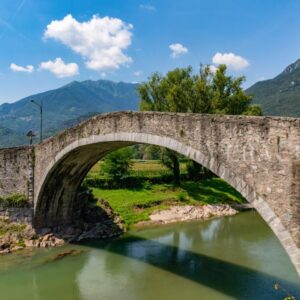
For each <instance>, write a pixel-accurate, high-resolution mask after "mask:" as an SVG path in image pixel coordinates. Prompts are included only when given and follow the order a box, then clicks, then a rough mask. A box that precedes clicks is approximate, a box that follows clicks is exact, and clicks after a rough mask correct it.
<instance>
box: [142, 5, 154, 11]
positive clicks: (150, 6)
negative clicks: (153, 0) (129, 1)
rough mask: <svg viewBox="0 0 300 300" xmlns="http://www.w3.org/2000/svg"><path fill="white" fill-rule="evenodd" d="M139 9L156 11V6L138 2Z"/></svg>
mask: <svg viewBox="0 0 300 300" xmlns="http://www.w3.org/2000/svg"><path fill="white" fill-rule="evenodd" d="M140 9H142V10H148V11H156V7H155V6H153V5H151V4H140Z"/></svg>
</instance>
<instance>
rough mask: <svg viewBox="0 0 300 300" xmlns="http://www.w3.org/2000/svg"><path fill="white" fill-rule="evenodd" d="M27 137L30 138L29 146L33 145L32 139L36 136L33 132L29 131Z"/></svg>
mask: <svg viewBox="0 0 300 300" xmlns="http://www.w3.org/2000/svg"><path fill="white" fill-rule="evenodd" d="M26 136H27V137H28V138H29V145H32V139H33V138H34V137H35V134H34V132H33V131H32V130H30V131H28V133H27V134H26Z"/></svg>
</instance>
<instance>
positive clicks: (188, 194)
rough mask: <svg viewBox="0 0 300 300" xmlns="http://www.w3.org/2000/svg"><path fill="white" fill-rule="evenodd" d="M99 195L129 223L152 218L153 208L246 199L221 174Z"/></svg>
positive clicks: (101, 191) (108, 190)
mask: <svg viewBox="0 0 300 300" xmlns="http://www.w3.org/2000/svg"><path fill="white" fill-rule="evenodd" d="M93 193H94V195H95V196H96V197H97V198H103V199H105V200H107V201H108V202H109V204H110V205H111V207H112V208H113V209H114V210H115V211H116V212H117V213H118V214H119V215H120V216H121V217H122V219H123V220H124V221H125V223H126V225H127V227H130V226H132V225H133V224H136V223H138V222H140V221H146V220H149V216H150V214H151V213H152V212H154V211H157V210H161V209H166V208H168V207H170V206H171V205H174V204H179V205H183V204H190V205H205V204H220V203H230V202H237V203H242V202H245V199H244V198H243V197H242V196H241V195H240V194H239V193H238V192H237V191H236V190H235V189H233V188H232V187H231V186H230V185H228V184H227V183H226V182H225V181H224V180H222V179H220V178H213V179H209V180H205V181H200V182H190V181H188V182H183V183H182V185H181V186H180V187H174V186H173V185H171V184H157V185H152V186H151V187H147V188H139V189H113V190H112V189H101V190H100V189H97V188H93Z"/></svg>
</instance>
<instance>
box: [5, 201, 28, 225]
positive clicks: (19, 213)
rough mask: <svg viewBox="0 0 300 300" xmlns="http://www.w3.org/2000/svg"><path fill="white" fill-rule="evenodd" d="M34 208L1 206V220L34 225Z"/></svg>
mask: <svg viewBox="0 0 300 300" xmlns="http://www.w3.org/2000/svg"><path fill="white" fill-rule="evenodd" d="M32 213H33V211H32V208H30V207H4V206H2V205H0V219H4V220H5V219H8V220H9V221H10V222H14V223H22V224H30V225H31V224H32Z"/></svg>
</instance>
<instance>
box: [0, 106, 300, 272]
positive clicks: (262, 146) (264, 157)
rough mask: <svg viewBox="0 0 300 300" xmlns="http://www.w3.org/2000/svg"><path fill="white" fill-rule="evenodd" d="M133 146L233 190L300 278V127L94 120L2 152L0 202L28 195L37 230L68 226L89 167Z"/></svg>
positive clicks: (221, 120)
mask: <svg viewBox="0 0 300 300" xmlns="http://www.w3.org/2000/svg"><path fill="white" fill-rule="evenodd" d="M137 143H145V144H153V145H158V146H163V147H167V148H170V149H173V150H175V151H177V152H179V153H181V154H183V155H186V156H187V157H189V158H191V159H193V160H195V161H197V162H199V163H201V164H202V165H204V166H206V167H207V168H209V169H210V170H211V171H212V172H214V173H215V174H217V175H218V176H220V177H222V178H223V179H224V180H226V181H227V182H228V183H229V184H231V185H232V186H233V187H234V188H235V189H236V190H237V191H239V192H240V193H241V194H242V195H244V196H245V198H246V199H247V200H248V201H249V202H251V203H252V205H253V206H254V207H255V208H256V209H257V211H258V212H259V213H260V215H261V216H262V217H263V218H264V220H265V221H266V222H267V223H268V224H269V226H270V227H271V228H272V230H273V231H274V233H275V234H276V235H277V237H278V239H279V240H280V241H281V243H282V245H283V246H284V248H285V249H286V251H287V253H288V255H289V256H290V258H291V261H292V262H293V264H294V265H295V267H296V269H297V271H298V273H299V274H300V119H295V118H280V117H248V116H218V115H201V114H181V113H159V112H116V113H109V114H102V115H98V116H95V117H93V118H91V119H89V120H87V121H85V122H83V123H81V124H79V125H78V126H75V127H73V128H71V129H68V130H66V131H64V132H62V133H60V134H58V135H56V136H54V137H52V138H50V139H47V140H45V141H44V142H43V143H42V144H39V145H36V146H34V147H32V148H29V147H28V148H24V147H23V148H13V149H1V150H0V197H1V195H5V194H10V193H13V192H18V193H25V194H26V195H28V197H29V198H30V199H31V200H32V201H33V202H32V203H33V207H34V225H35V226H36V227H43V226H56V225H63V224H68V223H69V222H71V221H72V218H73V204H74V200H75V198H76V194H77V191H78V188H79V186H80V183H81V182H82V180H83V178H84V177H85V176H86V174H87V172H88V171H89V169H90V168H91V167H92V166H93V164H95V163H96V162H97V161H98V160H99V159H101V158H102V157H103V156H104V155H106V154H107V153H109V152H110V151H113V150H114V149H118V148H120V147H123V146H126V145H132V144H137ZM32 179H34V183H33V180H32ZM32 184H33V189H31V187H32Z"/></svg>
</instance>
